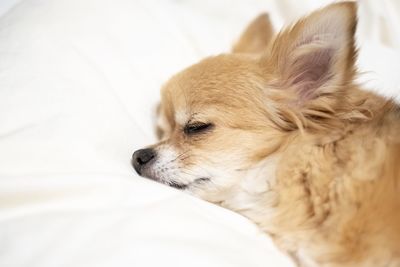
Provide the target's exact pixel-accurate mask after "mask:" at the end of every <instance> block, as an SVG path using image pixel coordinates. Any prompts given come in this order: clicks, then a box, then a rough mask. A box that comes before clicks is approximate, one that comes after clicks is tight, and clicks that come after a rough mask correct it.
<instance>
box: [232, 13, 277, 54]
mask: <svg viewBox="0 0 400 267" xmlns="http://www.w3.org/2000/svg"><path fill="white" fill-rule="evenodd" d="M273 34H274V30H273V27H272V24H271V22H270V20H269V16H268V14H266V13H263V14H261V15H259V16H258V17H257V18H255V19H254V20H253V21H252V22H251V23H250V25H249V26H247V28H246V30H245V31H244V32H243V33H242V36H241V37H240V38H239V40H238V41H237V42H236V44H235V45H234V46H233V48H232V52H233V53H250V54H257V53H262V52H264V51H265V50H266V48H267V47H268V44H269V42H270V41H271V39H272V36H273Z"/></svg>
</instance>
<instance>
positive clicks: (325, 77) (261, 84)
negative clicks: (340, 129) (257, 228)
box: [132, 3, 361, 201]
mask: <svg viewBox="0 0 400 267" xmlns="http://www.w3.org/2000/svg"><path fill="white" fill-rule="evenodd" d="M355 26H356V6H355V4H354V3H339V4H333V5H330V6H328V7H326V8H324V9H321V10H318V11H316V12H314V13H312V14H311V15H309V16H308V17H306V18H304V19H302V20H300V21H298V22H297V23H295V24H294V25H292V26H291V27H288V28H286V29H284V30H283V31H281V32H280V33H279V34H277V35H276V36H273V34H272V27H271V25H270V24H269V21H268V18H267V16H266V15H262V16H260V17H258V18H257V19H256V20H255V21H254V22H253V23H252V24H250V26H249V27H248V28H247V30H246V31H245V33H244V34H243V35H242V37H241V38H240V40H239V41H238V42H237V44H236V45H235V46H234V49H233V52H232V53H230V54H223V55H219V56H215V57H210V58H207V59H205V60H203V61H201V62H199V63H197V64H196V65H193V66H191V67H189V68H188V69H186V70H184V71H182V72H181V73H178V74H177V75H175V76H174V77H172V79H171V80H170V81H169V82H168V83H167V84H166V85H165V86H164V88H163V89H162V92H161V96H162V100H161V104H160V107H159V110H158V133H159V136H160V140H161V141H160V142H159V143H157V144H155V145H152V146H150V147H148V148H146V149H142V150H138V151H136V152H135V153H134V155H133V159H132V160H133V165H134V167H135V169H136V171H137V172H138V173H139V174H141V175H142V176H145V177H148V178H151V179H154V180H156V181H159V182H161V183H164V184H167V185H170V186H172V187H175V188H178V189H182V190H186V191H189V192H191V193H193V194H195V195H198V196H200V197H203V198H205V199H208V200H210V201H220V199H219V198H221V197H223V196H224V194H226V193H229V191H230V189H232V188H233V187H235V186H236V185H238V184H240V183H241V182H242V181H243V180H244V179H246V177H247V178H248V177H250V178H251V179H256V176H257V173H256V172H257V170H261V169H262V168H261V166H265V165H266V162H268V161H269V160H272V159H273V158H274V157H273V155H274V154H276V153H278V152H277V151H279V150H280V149H282V147H284V146H285V144H287V143H288V142H290V140H294V139H296V138H297V137H296V136H299V135H300V134H299V133H304V132H313V131H314V132H315V131H324V130H328V131H329V128H330V127H335V125H336V126H337V125H338V124H337V123H339V121H340V120H342V119H344V118H345V117H346V115H345V114H347V113H346V112H345V111H346V103H347V101H348V100H347V99H348V97H347V92H346V90H347V88H348V87H349V84H351V82H352V78H353V75H354V67H353V65H354V64H353V63H354V59H355V54H356V52H355V49H354V31H355ZM353 112H356V111H353ZM347 115H348V114H347ZM360 116H361V115H360ZM267 165H268V164H267ZM267 173H268V172H265V170H262V175H263V183H266V182H265V181H266V179H268V177H265V175H268V174H267ZM271 175H273V174H271Z"/></svg>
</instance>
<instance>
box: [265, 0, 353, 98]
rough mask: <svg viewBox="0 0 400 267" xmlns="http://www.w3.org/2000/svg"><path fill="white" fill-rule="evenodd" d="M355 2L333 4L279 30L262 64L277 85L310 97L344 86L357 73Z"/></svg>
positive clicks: (334, 91) (302, 96) (323, 94)
mask: <svg viewBox="0 0 400 267" xmlns="http://www.w3.org/2000/svg"><path fill="white" fill-rule="evenodd" d="M356 11H357V10H356V3H354V2H343V3H336V4H331V5H329V6H327V7H325V8H323V9H320V10H318V11H315V12H314V13H312V14H311V15H309V16H307V17H305V18H303V19H301V20H300V21H298V22H297V23H296V24H294V25H293V26H292V27H289V28H287V29H286V30H284V31H283V32H281V33H279V34H278V36H277V37H276V39H275V40H274V42H273V44H272V45H271V47H270V49H269V50H268V52H267V53H266V54H265V56H264V57H262V59H261V62H260V64H262V65H264V67H267V68H268V72H269V73H270V74H271V73H273V77H274V83H275V84H274V86H275V87H278V88H281V89H285V90H290V91H292V92H295V95H296V96H295V101H296V103H297V104H300V105H303V104H306V102H307V101H309V100H313V99H316V98H318V97H319V96H326V95H329V94H332V93H337V91H338V90H344V88H345V86H343V85H345V84H346V83H347V82H350V81H351V80H352V79H353V76H354V73H355V71H354V60H355V57H356V50H355V47H354V33H355V29H356V24H357V19H356V13H357V12H356Z"/></svg>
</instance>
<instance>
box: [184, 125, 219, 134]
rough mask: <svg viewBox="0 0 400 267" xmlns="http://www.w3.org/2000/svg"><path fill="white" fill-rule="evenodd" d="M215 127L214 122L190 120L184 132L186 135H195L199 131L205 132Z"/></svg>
mask: <svg viewBox="0 0 400 267" xmlns="http://www.w3.org/2000/svg"><path fill="white" fill-rule="evenodd" d="M212 128H214V124H212V123H204V122H190V123H188V124H186V125H185V127H184V128H183V132H184V133H185V134H186V135H194V134H199V133H204V132H206V131H209V130H211V129H212Z"/></svg>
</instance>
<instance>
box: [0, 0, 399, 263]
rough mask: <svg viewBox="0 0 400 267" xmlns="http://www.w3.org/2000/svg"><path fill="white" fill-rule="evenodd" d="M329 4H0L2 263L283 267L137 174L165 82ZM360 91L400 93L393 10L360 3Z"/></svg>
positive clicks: (242, 224)
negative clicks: (261, 30)
mask: <svg viewBox="0 0 400 267" xmlns="http://www.w3.org/2000/svg"><path fill="white" fill-rule="evenodd" d="M329 2H330V1H325V0H321V1H312V0H308V1H301V4H300V3H299V1H296V0H279V1H278V0H250V1H239V0H237V1H230V0H229V1H228V0H218V1H211V0H207V1H195V0H187V1H181V0H169V1H156V0H148V1H145V0H113V1H107V0H2V1H1V2H0V16H1V17H0V266H2V267H9V266H10V267H14V266H29V267H35V266H38V267H39V266H40V267H45V266H74V267H75V266H85V267H86V266H215V267H224V266H232V267H236V266H237V267H242V266H274V267H278V266H279V267H280V266H292V264H291V261H290V259H289V258H288V257H287V256H286V255H284V254H283V253H281V252H280V251H278V249H277V248H275V246H274V245H273V242H272V241H271V239H270V238H269V237H268V236H267V235H265V234H263V233H261V232H260V231H259V230H258V229H257V227H256V226H255V225H254V224H252V223H251V222H249V221H248V220H247V219H246V218H244V217H242V216H240V215H238V214H235V213H233V212H231V211H228V210H225V209H223V208H220V207H217V206H214V205H212V204H209V203H206V202H204V201H201V200H199V199H196V198H193V197H191V196H188V195H186V194H183V193H181V192H179V191H177V190H174V189H172V188H168V187H166V186H162V185H159V184H157V183H154V182H152V181H149V180H146V179H143V178H140V177H139V176H137V175H136V174H135V173H134V171H133V169H132V167H131V165H130V158H131V155H132V153H133V151H134V150H136V149H138V148H141V147H143V146H145V145H147V144H151V143H153V142H154V141H155V136H154V133H153V120H154V109H155V106H156V103H157V101H158V99H159V88H160V86H161V85H162V84H163V83H164V82H165V81H166V80H167V79H168V78H169V77H170V76H171V75H172V74H173V73H175V72H177V71H179V70H180V69H182V68H184V67H186V66H188V65H190V64H193V63H195V62H196V61H197V60H199V59H201V58H203V57H205V56H208V55H213V54H218V53H221V52H227V51H229V49H230V47H231V45H232V43H233V42H234V41H235V38H237V37H238V36H239V33H240V32H241V31H242V30H243V28H244V27H245V25H246V24H247V23H248V22H249V21H250V20H251V19H252V18H253V17H255V16H256V15H257V14H259V13H261V12H263V11H268V12H269V13H270V15H271V18H272V21H273V23H274V25H275V26H276V28H280V27H281V26H282V25H284V24H286V23H288V22H290V21H292V20H294V19H296V18H298V17H299V16H301V15H303V14H305V13H306V12H308V11H310V10H313V9H315V8H317V7H319V6H322V5H324V4H326V3H329ZM359 14H360V24H359V25H360V27H359V30H358V32H357V38H358V39H357V40H358V43H359V44H360V46H361V49H360V60H359V62H358V67H359V69H360V71H361V72H362V73H363V74H362V75H361V76H360V82H362V83H364V84H365V85H366V86H367V87H368V88H369V89H371V90H378V89H379V90H378V91H379V92H380V93H382V94H384V95H387V96H391V97H394V98H396V97H397V96H398V93H399V92H400V87H399V85H400V76H399V75H398V70H399V69H400V48H399V45H400V27H399V26H398V25H400V2H399V1H396V0H392V1H390V0H386V1H379V2H378V1H373V0H370V1H367V0H364V1H360V9H359Z"/></svg>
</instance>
